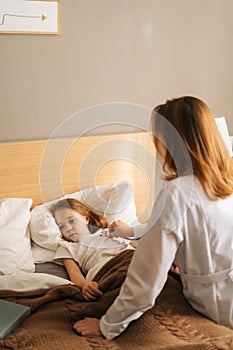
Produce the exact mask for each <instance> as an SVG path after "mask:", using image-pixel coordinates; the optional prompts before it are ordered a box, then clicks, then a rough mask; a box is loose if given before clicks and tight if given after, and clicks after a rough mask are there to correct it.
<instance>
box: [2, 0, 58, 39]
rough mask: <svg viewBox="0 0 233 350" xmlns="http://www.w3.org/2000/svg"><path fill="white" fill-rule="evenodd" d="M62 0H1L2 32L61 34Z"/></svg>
mask: <svg viewBox="0 0 233 350" xmlns="http://www.w3.org/2000/svg"><path fill="white" fill-rule="evenodd" d="M59 33H60V0H10V1H9V0H0V34H59Z"/></svg>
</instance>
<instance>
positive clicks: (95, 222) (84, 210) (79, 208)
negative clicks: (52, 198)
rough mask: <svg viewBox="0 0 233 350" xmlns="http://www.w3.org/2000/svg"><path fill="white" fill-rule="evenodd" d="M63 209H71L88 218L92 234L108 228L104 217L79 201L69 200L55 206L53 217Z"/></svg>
mask: <svg viewBox="0 0 233 350" xmlns="http://www.w3.org/2000/svg"><path fill="white" fill-rule="evenodd" d="M61 208H69V209H72V210H74V211H76V212H78V213H79V214H80V215H82V216H87V217H88V219H89V222H88V225H87V226H88V229H89V231H90V232H91V233H94V232H96V231H97V230H98V229H99V228H106V227H108V221H107V220H106V219H105V217H104V216H103V215H101V214H100V213H98V212H97V211H96V210H94V209H92V208H91V207H89V206H88V205H87V204H85V203H83V202H80V201H79V200H77V199H74V198H67V199H63V200H61V201H59V202H57V203H56V204H54V206H53V207H52V208H51V212H52V214H53V216H54V214H55V212H56V211H57V210H59V209H61Z"/></svg>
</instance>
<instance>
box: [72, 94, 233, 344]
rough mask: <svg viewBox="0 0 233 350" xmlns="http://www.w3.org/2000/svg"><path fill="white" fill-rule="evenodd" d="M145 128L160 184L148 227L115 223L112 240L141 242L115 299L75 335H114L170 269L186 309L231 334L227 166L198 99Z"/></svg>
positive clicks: (146, 305) (161, 110)
mask: <svg viewBox="0 0 233 350" xmlns="http://www.w3.org/2000/svg"><path fill="white" fill-rule="evenodd" d="M151 126H152V132H153V141H154V144H155V148H156V150H157V152H158V154H159V155H160V156H161V157H162V159H163V170H164V178H165V180H166V185H165V187H164V189H163V190H162V191H161V193H160V194H159V197H158V198H157V200H156V202H155V205H154V208H153V212H152V215H151V218H150V221H149V223H148V224H145V225H140V226H137V227H135V228H130V227H128V226H122V223H117V222H116V223H115V224H114V226H115V231H114V232H113V233H112V234H113V235H116V236H120V237H127V236H135V237H142V238H141V239H140V240H139V244H138V247H137V249H136V251H135V253H134V256H133V258H132V261H131V264H130V266H129V269H128V273H127V277H126V280H125V282H124V284H123V285H122V287H121V291H120V294H119V296H118V297H117V299H116V300H115V302H114V303H113V304H112V305H111V307H110V308H109V309H108V311H107V313H106V314H105V315H104V316H103V317H102V318H101V319H100V320H98V319H95V318H85V319H84V320H81V321H78V322H76V323H75V324H74V329H75V330H76V331H77V332H78V333H79V334H82V335H101V334H102V335H103V336H105V337H106V338H108V339H113V338H115V337H116V336H118V335H120V333H121V332H123V331H124V330H125V329H126V327H127V326H128V324H129V323H130V322H131V321H132V320H135V319H137V318H139V317H140V316H141V315H142V314H143V313H144V312H145V311H146V310H148V309H150V308H151V307H152V306H153V305H154V304H155V303H156V298H157V296H158V295H159V293H160V292H161V290H162V288H163V286H164V284H165V282H166V280H167V274H168V271H169V269H170V266H171V264H172V263H173V262H175V263H176V265H177V266H178V268H179V270H180V274H181V281H182V285H183V292H184V295H185V297H186V299H187V301H188V302H189V303H190V304H191V305H192V307H193V308H194V309H195V310H197V311H199V312H200V313H202V314H203V315H205V316H206V317H208V318H210V319H212V320H213V321H215V322H217V323H219V324H222V325H226V326H228V327H231V328H233V160H232V159H231V158H230V155H229V153H228V151H227V149H226V147H225V145H224V142H223V140H222V138H221V136H220V134H219V132H218V130H217V127H216V124H215V120H214V117H213V115H212V113H211V111H210V109H209V107H208V106H207V105H206V104H205V103H204V102H203V101H201V100H200V99H197V98H195V97H190V96H185V97H180V98H176V99H173V100H169V101H167V102H166V103H165V104H162V105H159V106H157V107H155V108H154V110H153V112H152V117H151Z"/></svg>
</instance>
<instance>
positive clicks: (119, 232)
mask: <svg viewBox="0 0 233 350" xmlns="http://www.w3.org/2000/svg"><path fill="white" fill-rule="evenodd" d="M108 236H109V237H121V238H126V237H133V236H134V234H133V228H132V227H130V226H128V225H126V224H125V223H124V222H122V221H120V220H117V221H113V222H112V223H111V224H110V225H109V233H108Z"/></svg>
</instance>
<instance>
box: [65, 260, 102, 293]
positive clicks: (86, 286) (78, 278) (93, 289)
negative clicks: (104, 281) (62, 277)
mask: <svg viewBox="0 0 233 350" xmlns="http://www.w3.org/2000/svg"><path fill="white" fill-rule="evenodd" d="M63 264H64V265H65V268H66V271H67V273H68V275H69V277H70V280H71V282H73V283H75V284H77V286H79V287H80V288H81V289H82V293H83V297H84V298H85V299H87V300H94V299H97V298H98V297H100V296H101V295H102V294H103V293H102V292H101V291H100V290H99V288H98V284H97V282H94V281H87V280H86V278H85V277H84V276H83V274H82V272H81V270H80V267H79V266H78V264H77V263H76V262H75V261H74V260H73V259H71V258H64V259H63Z"/></svg>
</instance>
